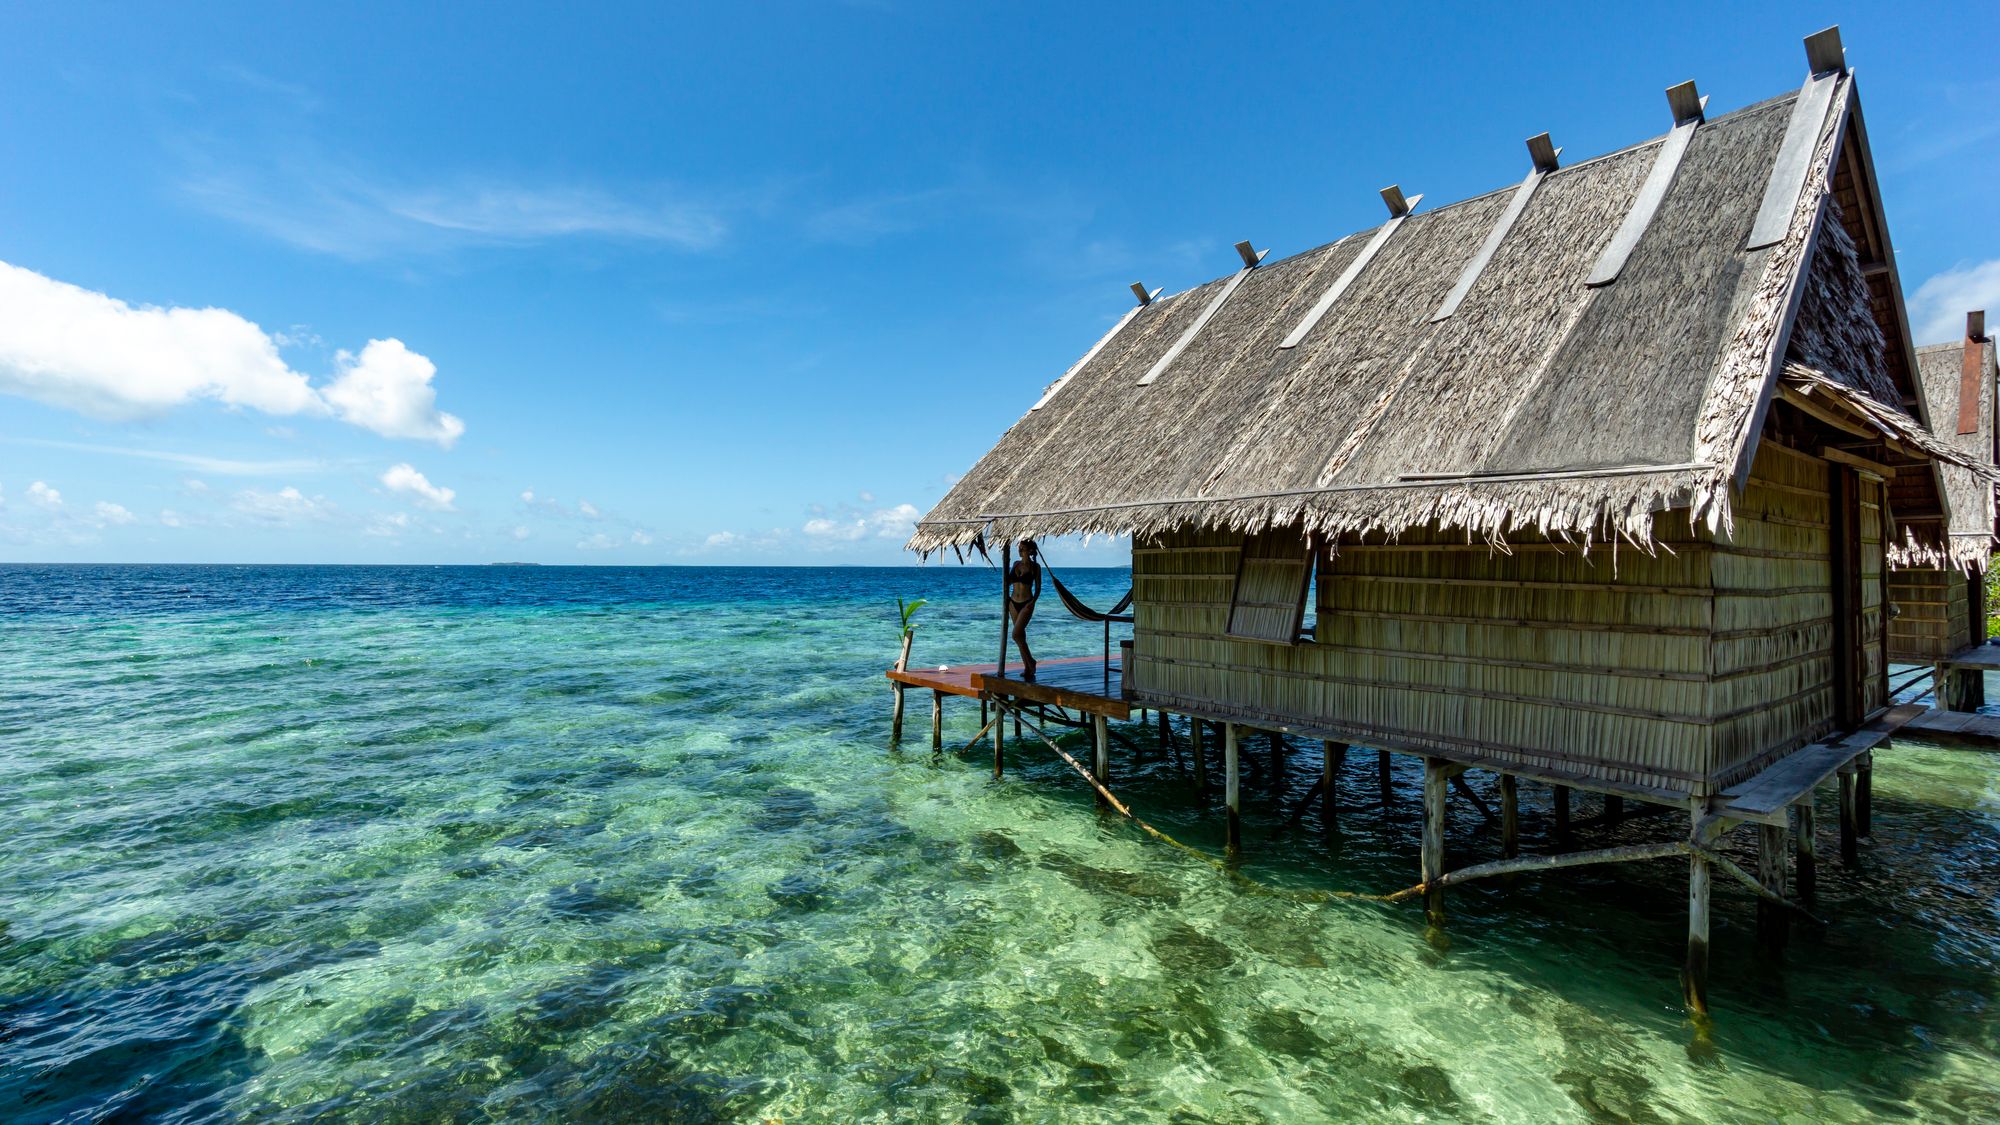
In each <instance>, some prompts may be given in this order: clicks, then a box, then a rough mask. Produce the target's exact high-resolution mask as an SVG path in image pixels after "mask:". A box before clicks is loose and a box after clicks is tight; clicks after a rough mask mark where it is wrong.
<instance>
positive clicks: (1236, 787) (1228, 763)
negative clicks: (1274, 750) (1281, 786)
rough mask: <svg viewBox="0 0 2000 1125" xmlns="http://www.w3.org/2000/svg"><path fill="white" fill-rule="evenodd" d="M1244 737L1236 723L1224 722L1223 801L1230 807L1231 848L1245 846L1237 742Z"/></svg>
mask: <svg viewBox="0 0 2000 1125" xmlns="http://www.w3.org/2000/svg"><path fill="white" fill-rule="evenodd" d="M1241 741H1242V738H1241V736H1240V735H1239V734H1238V733H1237V730H1236V724H1235V723H1224V724H1222V778H1223V780H1222V803H1223V804H1224V805H1225V806H1227V807H1228V809H1229V827H1228V841H1229V850H1230V851H1232V852H1233V851H1236V850H1238V849H1240V848H1241V847H1242V846H1243V820H1242V814H1243V784H1242V779H1241V778H1240V777H1239V776H1238V771H1237V768H1236V765H1237V763H1236V759H1237V743H1238V742H1241Z"/></svg>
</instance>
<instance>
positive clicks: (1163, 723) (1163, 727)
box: [1160, 711, 1173, 750]
mask: <svg viewBox="0 0 2000 1125" xmlns="http://www.w3.org/2000/svg"><path fill="white" fill-rule="evenodd" d="M1172 737H1173V727H1172V726H1170V725H1168V723H1167V713H1166V712H1165V711H1162V712H1160V749H1162V750H1165V749H1166V748H1167V740H1168V739H1170V738H1172Z"/></svg>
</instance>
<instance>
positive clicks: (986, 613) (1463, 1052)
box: [0, 567, 2000, 1122]
mask: <svg viewBox="0 0 2000 1125" xmlns="http://www.w3.org/2000/svg"><path fill="white" fill-rule="evenodd" d="M990 577H991V576H990V574H989V573H988V572H985V571H983V570H982V571H966V572H960V571H955V570H935V569H932V570H916V571H912V570H845V569H843V570H683V569H667V570H601V569H566V568H561V569H559V568H524V569H513V568H281V567H270V568H227V567H216V568H176V567H143V568H141V567H76V568H66V567H0V630H4V631H0V765H4V767H5V770H6V778H7V783H6V785H5V786H4V787H0V824H4V825H5V829H6V830H5V831H4V832H0V927H4V929H0V1107H13V1108H12V1109H10V1110H0V1114H6V1115H9V1116H11V1117H12V1118H14V1119H18V1120H24V1121H62V1120H87V1119H92V1118H99V1117H110V1118H121V1119H138V1118H147V1119H160V1120H169V1121H201V1120H236V1119H256V1120H274V1119H275V1120H287V1119H305V1118H313V1119H320V1118H327V1119H335V1120H339V1119H353V1120H367V1121H425V1122H429V1121H441V1120H488V1119H508V1120H523V1119H528V1120H531V1119H568V1120H585V1119H589V1120H620V1119H639V1120H661V1119H670V1120H761V1119H766V1118H782V1119H784V1120H786V1121H822V1120H824V1121H841V1120H853V1119H867V1120H891V1119H901V1120H936V1119H943V1120H954V1119H974V1120H995V1121H998V1120H1014V1119H1025V1120H1107V1121H1109V1120H1135V1121H1136V1120H1161V1119H1168V1120H1180V1121H1202V1120H1210V1121H1264V1120H1268V1121H1299V1120H1328V1119H1338V1120H1353V1119H1380V1120H1410V1119H1427V1120H1440V1121H1442V1120H1466V1121H1520V1120H1536V1121H1544V1120H1547V1121H1563V1120H1570V1121H1592V1120H1640V1121H1715V1120H1748V1119H1756V1120H1772V1119H1776V1120H1795V1121H1819V1120H1864V1119H1877V1118H1881V1117H1904V1116H1907V1117H1919V1118H1929V1119H1937V1120H1967V1119H1980V1118H1991V1117H1994V1116H1996V1114H2000V1014H1996V1009H1995V1001H1996V997H2000V979H1997V978H1996V966H2000V907H1996V897H2000V876H1996V874H1995V871H1994V865H1995V862H1996V860H1997V859H2000V790H1997V789H1996V784H1995V778H1996V775H2000V759H1996V758H1994V757H1989V756H1985V755H1979V754H1972V753H1965V752H1953V751H1947V750H1942V749H1936V750H1933V749H1927V748H1922V747H1898V748H1897V749H1895V750H1892V751H1889V752H1887V753H1885V754H1883V755H1881V756H1880V758H1879V760H1878V766H1877V770H1876V778H1877V781H1876V799H1875V841H1874V844H1873V846H1872V848H1869V849H1867V850H1866V851H1865V852H1864V864H1863V866H1862V868H1861V869H1860V870H1859V871H1847V870H1843V869H1842V868H1841V867H1840V865H1839V864H1838V862H1837V858H1835V859H1833V860H1831V861H1828V862H1824V863H1823V866H1822V875H1821V882H1822V886H1821V903H1822V907H1821V912H1822V913H1823V914H1825V915H1826V916H1828V917H1829V918H1831V919H1832V921H1833V925H1832V926H1831V927H1830V928H1828V929H1826V930H1825V931H1823V932H1817V933H1815V932H1809V931H1800V932H1797V933H1795V935H1794V939H1793V943H1792V947H1791V950H1790V953H1789V955H1788V958H1787V961H1786V963H1785V965H1784V966H1783V967H1782V968H1781V969H1776V970H1773V969H1771V968H1770V967H1768V966H1765V965H1763V964H1761V963H1759V962H1758V961H1757V960H1756V958H1755V955H1754V953H1753V941H1752V933H1751V925H1752V916H1753V913H1754V910H1753V908H1752V905H1751V903H1750V901H1749V899H1748V898H1747V896H1745V895H1744V894H1742V893H1740V892H1739V891H1738V890H1737V889H1736V888H1734V887H1733V886H1727V885H1725V884H1723V883H1720V882H1719V883H1718V884H1717V891H1718V899H1719V911H1718V915H1719V916H1718V919H1717V923H1716V929H1715V961H1716V968H1715V977H1714V981H1713V992H1714V999H1715V1002H1716V1008H1717V1017H1718V1024H1717V1028H1716V1031H1715V1035H1714V1050H1713V1052H1706V1051H1699V1050H1697V1051H1690V1049H1689V1048H1690V1043H1691V1041H1692V1037H1691V1035H1690V1033H1689V1030H1688V1028H1687V1027H1686V1026H1685V1024H1684V1021H1683V1019H1682V1017H1681V1014H1680V1012H1679V1010H1678V1002H1677V997H1678V986H1677V983H1676V980H1675V972H1676V969H1677V966H1678V964H1679V960H1680V956H1681V943H1682V934H1683V932H1684V930H1683V927H1684V915H1683V909H1684V908H1683V898H1682V896H1683V894H1684V887H1685V865H1684V864H1681V863H1675V862H1671V861H1662V862H1659V863H1654V864H1647V865H1636V866H1627V867H1622V868H1611V869H1590V868H1586V869H1579V870H1571V871H1567V872H1563V873H1561V874H1559V875H1552V876H1547V877H1542V878H1538V879H1523V880H1521V881H1520V882H1518V883H1515V884H1514V885H1512V886H1502V885H1500V884H1498V883H1497V882H1495V883H1491V884H1482V885H1478V886H1475V887H1471V888H1467V889H1464V890H1455V891H1453V892H1452V893H1451V895H1450V898H1449V907H1450V910H1451V922H1450V930H1449V932H1450V942H1449V948H1448V949H1439V948H1437V947H1436V946H1434V945H1433V944H1432V943H1430V942H1427V941H1426V939H1425V935H1424V934H1423V931H1422V925H1421V919H1420V911H1419V910H1418V909H1417V908H1416V907H1415V906H1414V905H1408V904H1405V905H1401V906H1381V905H1372V904H1358V903H1341V904H1335V905H1308V904H1302V903H1300V902H1297V901H1294V900H1292V899H1289V898H1285V897H1283V896H1273V895H1263V894H1256V893H1253V892H1251V891H1248V890H1246V889H1245V888H1243V887H1241V886H1238V885H1236V884H1232V883H1231V882H1229V881H1227V880H1225V879H1223V878H1220V877H1219V876H1218V875H1217V873H1216V872H1215V871H1214V870H1212V869H1211V868H1209V867H1208V866H1206V865H1204V864H1201V863H1199V862H1197V861H1194V860H1192V859H1190V858H1189V857H1186V856H1183V855H1180V854H1177V853H1175V852H1174V851H1172V850H1171V849H1168V848H1165V847H1163V846H1161V845H1158V844H1155V843H1151V842H1148V841H1147V840H1145V839H1144V838H1143V837H1142V836H1140V835H1139V834H1137V833H1136V832H1134V831H1133V830H1131V829H1130V828H1129V826H1127V825H1124V824H1122V823H1120V822H1119V821H1117V820H1116V819H1115V818H1111V817H1107V816H1106V815H1103V814H1100V813H1099V812H1098V811H1097V810H1096V808H1095V807H1094V804H1093V802H1092V801H1091V799H1090V797H1089V794H1088V792H1087V791H1086V790H1085V789H1084V787H1083V786H1082V785H1081V783H1080V782H1078V781H1077V780H1076V779H1075V778H1074V776H1073V775H1070V774H1069V773H1068V771H1067V768H1066V767H1064V766H1062V765H1061V764H1060V763H1059V762H1058V761H1057V760H1056V759H1055V758H1054V756H1053V755H1050V754H1048V753H1046V752H1038V751H1031V750H1027V749H1026V748H1023V750H1022V752H1020V753H1018V754H1016V755H1014V757H1013V760H1012V761H1011V762H1010V772H1009V776H1008V779H1007V780H1006V781H1005V782H1004V783H1001V784H997V785H996V784H994V783H993V782H992V781H991V779H990V777H989V776H988V775H989V768H990V759H989V758H988V757H987V756H986V755H985V754H984V752H983V751H982V752H977V753H975V754H973V755H972V756H970V757H968V758H959V757H956V756H954V755H952V754H949V753H947V754H946V755H944V756H943V757H942V758H941V759H938V760H933V758H932V756H931V755H930V753H929V751H928V747H927V745H926V735H927V731H928V723H927V718H928V712H927V702H926V701H919V700H914V699H913V706H912V708H911V717H910V723H909V734H910V737H909V738H908V740H907V741H906V744H905V747H904V749H903V750H902V752H900V753H892V752H890V751H889V750H887V749H886V748H885V746H884V742H885V739H886V736H887V729H888V715H887V711H888V692H887V690H886V685H885V683H884V681H883V680H882V679H881V670H882V668H883V667H884V666H885V665H886V664H887V662H888V661H889V660H890V659H891V658H892V657H893V655H894V649H895V645H896V636H895V632H896V628H895V606H894V600H895V598H896V597H897V596H898V595H902V596H906V597H907V596H927V597H930V598H931V599H932V602H931V604H930V606H928V607H926V609H924V610H923V611H922V613H921V615H920V620H922V621H923V622H924V625H923V628H922V629H921V630H920V632H919V635H918V640H917V646H916V650H915V655H914V660H915V661H916V662H918V663H925V664H935V663H964V662H972V661H979V660H991V659H992V652H991V651H990V650H992V649H993V648H994V647H996V642H997V636H996V635H995V634H996V632H997V626H996V624H995V623H994V622H993V621H992V620H991V617H990V614H991V611H992V604H991V602H992V599H993V595H994V591H993V589H992V587H993V586H995V585H997V583H995V582H993V581H991V580H990ZM1066 577H1074V578H1075V579H1076V581H1075V582H1074V585H1075V586H1076V588H1077V589H1078V591H1079V593H1081V594H1082V595H1083V596H1084V597H1085V598H1086V599H1087V600H1091V601H1093V602H1095V603H1098V604H1109V603H1110V602H1111V601H1112V600H1114V599H1115V598H1116V597H1117V595H1118V594H1119V593H1122V592H1123V590H1124V587H1125V583H1126V576H1125V575H1124V574H1123V573H1122V572H1106V571H1078V572H1076V573H1075V574H1074V575H1066ZM1037 635H1038V637H1039V638H1040V640H1039V643H1038V650H1039V651H1040V652H1041V653H1042V655H1044V656H1056V655H1064V654H1086V653H1090V652H1094V651H1095V650H1096V648H1097V645H1098V643H1099V635H1098V633H1097V632H1096V630H1094V629H1093V628H1091V627H1089V626H1083V625H1077V624H1073V623H1070V622H1068V621H1067V619H1066V618H1064V617H1063V615H1062V614H1061V613H1060V611H1059V608H1058V607H1057V606H1055V604H1054V603H1053V600H1051V604H1050V605H1049V606H1048V607H1047V610H1046V612H1045V613H1044V614H1042V615H1041V619H1040V620H1038V621H1037ZM1992 697H1994V698H2000V692H1994V693H1993V694H1992ZM946 716H947V738H948V740H950V741H951V744H952V745H954V746H955V745H962V744H963V743H964V742H965V741H966V740H967V739H969V738H971V736H972V734H973V732H974V730H975V729H976V727H977V725H978V721H977V707H976V706H974V705H971V704H970V703H969V702H966V701H950V702H949V703H948V705H947V709H946ZM1131 733H1132V736H1133V737H1134V738H1135V739H1136V740H1138V742H1139V744H1140V746H1141V747H1142V748H1143V749H1144V750H1145V751H1146V752H1147V753H1146V756H1143V757H1141V758H1139V759H1138V760H1137V761H1134V760H1133V755H1132V754H1131V753H1130V752H1129V751H1123V750H1121V751H1120V752H1119V753H1118V754H1117V755H1116V757H1115V759H1114V762H1115V770H1116V773H1117V776H1118V782H1117V784H1118V786H1119V788H1120V789H1121V791H1122V792H1123V793H1124V794H1125V795H1126V796H1127V797H1128V798H1129V799H1130V800H1131V801H1132V803H1133V804H1134V805H1135V807H1136V808H1137V809H1138V810H1139V811H1140V812H1141V814H1142V815H1145V816H1147V817H1148V819H1150V820H1152V821H1153V822H1154V823H1156V824H1158V825H1159V826H1160V827H1162V828H1164V829H1165V830H1167V831H1168V832H1171V833H1173V834H1174V835H1175V836H1177V837H1179V838H1181V839H1183V840H1186V841H1188V842H1189V843H1192V844H1196V845H1198V846H1201V847H1205V848H1209V849H1211V850H1218V851H1219V844H1220V831H1221V824H1220V817H1219V815H1217V814H1216V811H1215V810H1214V809H1213V808H1212V807H1211V808H1208V809H1204V808H1202V807H1201V806H1200V805H1199V804H1198V803H1197V802H1196V801H1195V800H1194V799H1193V798H1192V797H1191V795H1190V794H1189V792H1188V787H1187V785H1186V783H1185V781H1184V779H1183V777H1182V775H1180V774H1179V773H1178V772H1177V769H1176V766H1175V765H1174V763H1173V761H1172V759H1171V758H1169V757H1167V756H1165V755H1160V754H1156V753H1153V747H1152V744H1151V741H1150V739H1149V738H1147V737H1145V736H1144V735H1143V733H1142V732H1139V731H1137V730H1136V729H1135V730H1134V731H1133V732H1131ZM1372 758H1373V756H1372V755H1366V756H1364V755H1361V754H1356V755H1353V756H1352V759H1351V764H1350V767H1349V772H1348V774H1347V775H1346V779H1345V781H1344V784H1343V790H1344V792H1345V793H1346V795H1347V796H1348V797H1349V799H1350V800H1351V801H1353V802H1356V803H1363V802H1368V801H1369V800H1370V799H1371V794H1372V792H1373V788H1374V784H1373V772H1372V771H1373V760H1372ZM1248 768H1249V773H1248V778H1247V781H1246V801H1247V806H1248V820H1247V824H1246V840H1247V841H1248V842H1249V845H1250V857H1249V861H1248V864H1247V866H1246V872H1247V873H1248V874H1249V875H1251V876H1252V877H1253V878H1255V879H1257V880H1260V881H1262V882H1264V883H1266V884H1270V885H1278V886H1289V887H1307V888H1335V887H1338V888H1350V889H1365V890H1388V889H1394V888H1397V887H1401V886H1405V885H1407V884H1408V883H1410V882H1412V881H1414V878H1415V871H1416V846H1417V820H1416V812H1417V804H1418V800H1417V779H1416V777H1415V776H1414V775H1413V774H1408V773H1406V774H1404V775H1402V776H1400V777H1399V779H1398V784H1399V790H1400V796H1399V799H1398V801H1397V803H1396V805H1395V807H1393V808H1392V809H1390V810H1388V811H1387V812H1386V813H1385V812H1384V811H1383V810H1380V809H1377V808H1372V807H1369V808H1361V809H1357V810H1356V811H1353V812H1350V813H1348V814H1347V815H1346V816H1344V818H1343V820H1342V825H1341V830H1340V833H1339V835H1338V836H1336V837H1335V838H1333V839H1332V840H1331V841H1329V840H1328V838H1327V837H1326V836H1325V835H1324V834H1323V833H1322V831H1321V825H1320V823H1319V820H1318V816H1317V813H1316V811H1315V812H1311V813H1308V814H1307V815H1306V816H1305V818H1304V819H1303V820H1301V821H1300V822H1299V823H1298V824H1297V825H1296V827H1293V828H1291V829H1290V830H1289V831H1283V830H1282V829H1283V825H1284V821H1285V820H1286V818H1287V817H1288V816H1289V815H1290V813H1291V811H1292V810H1293V808H1294V807H1295V805H1296V803H1297V802H1298V801H1299V799H1300V798H1301V797H1302V796H1303V795H1304V793H1305V791H1306V789H1307V788H1308V787H1309V786H1310V784H1311V782H1312V780H1313V778H1314V777H1315V776H1316V774H1317V770H1318V768H1319V761H1318V754H1317V751H1316V749H1312V748H1305V747H1298V748H1294V750H1293V752H1292V754H1291V755H1290V756H1289V758H1288V761H1287V763H1286V766H1285V768H1284V769H1283V770H1280V769H1278V768H1276V767H1275V766H1274V763H1273V762H1272V761H1271V759H1270V757H1269V755H1268V754H1266V753H1264V752H1263V751H1262V748H1261V747H1260V748H1258V750H1257V752H1254V753H1252V754H1250V755H1248ZM1478 784H1479V785H1480V786H1481V787H1482V788H1483V787H1484V786H1485V785H1486V784H1487V782H1486V781H1484V780H1481V781H1479V782H1478ZM1546 800H1547V798H1546V794H1545V792H1543V791H1540V790H1536V789H1526V790H1524V796H1523V804H1524V821H1525V831H1526V833H1527V837H1528V839H1527V844H1528V846H1529V847H1531V848H1533V847H1537V846H1539V845H1540V843H1541V833H1542V831H1543V829H1544V827H1545V825H1546V816H1545V812H1546ZM1822 807H1823V808H1824V807H1825V805H1824V803H1823V806H1822ZM1589 811H1590V809H1589V808H1588V806H1586V807H1584V808H1582V809H1580V810H1579V815H1584V814H1587V813H1588V812H1589ZM1831 821H1832V817H1831V816H1830V815H1828V814H1826V813H1823V814H1822V823H1823V825H1825V828H1824V829H1823V834H1822V839H1821V853H1822V855H1823V856H1830V857H1837V847H1836V846H1835V843H1834V840H1833V836H1832V831H1831ZM1678 831H1680V826H1679V825H1678V823H1673V822H1669V821H1667V820H1664V819H1659V820H1651V821H1640V822H1637V823H1634V824H1632V825H1628V826H1627V827H1626V828H1624V829H1623V830H1622V832H1621V836H1620V838H1622V839H1627V840H1634V841H1636V840H1640V839H1646V838H1663V837H1666V836H1670V835H1673V834H1676V833H1677V832H1678ZM1740 835H1746V836H1747V834H1740ZM1743 843H1744V841H1738V842H1737V845H1736V846H1737V848H1738V849H1739V851H1738V855H1739V858H1745V854H1744V853H1743V852H1742V851H1741V850H1740V849H1741V848H1742V847H1743ZM1450 847H1451V851H1452V854H1453V861H1454V862H1471V861H1474V860H1477V859H1481V858H1488V857H1491V856H1493V855H1494V854H1496V852H1497V840H1496V839H1495V838H1494V834H1493V833H1492V832H1490V831H1489V830H1487V829H1486V828H1485V827H1484V826H1483V825H1482V824H1481V823H1480V821H1479V818H1478V817H1477V815H1476V814H1474V813H1472V812H1471V811H1470V810H1469V809H1467V808H1466V807H1464V806H1458V807H1455V808H1454V810H1453V822H1452V834H1451V837H1450Z"/></svg>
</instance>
